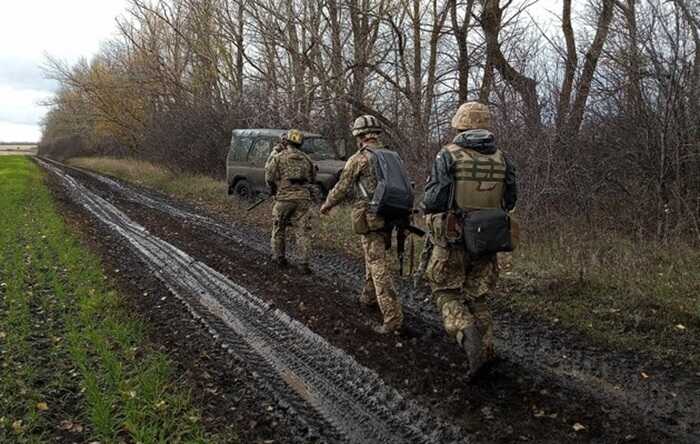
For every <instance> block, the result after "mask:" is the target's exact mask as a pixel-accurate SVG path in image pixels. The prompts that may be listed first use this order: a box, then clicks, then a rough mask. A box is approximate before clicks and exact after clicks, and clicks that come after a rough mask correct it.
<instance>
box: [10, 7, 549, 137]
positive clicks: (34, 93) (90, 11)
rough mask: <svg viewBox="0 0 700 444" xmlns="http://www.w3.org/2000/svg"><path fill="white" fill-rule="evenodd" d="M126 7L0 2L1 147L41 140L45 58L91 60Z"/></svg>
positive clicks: (545, 11)
mask: <svg viewBox="0 0 700 444" xmlns="http://www.w3.org/2000/svg"><path fill="white" fill-rule="evenodd" d="M523 1H527V0H523ZM528 3H530V2H529V1H528ZM125 8H126V0H0V142H2V141H5V142H10V141H13V142H14V141H28V142H34V141H38V140H39V138H40V137H41V129H40V127H39V122H40V121H41V118H42V117H43V116H44V114H45V113H46V107H45V106H42V105H41V104H40V102H42V101H45V100H46V99H47V98H50V97H51V95H52V93H53V90H54V89H55V88H56V85H55V83H54V82H52V81H49V80H46V79H44V78H43V75H42V71H41V69H40V66H41V65H42V64H43V63H44V60H45V54H49V55H51V56H52V57H55V58H58V59H60V60H63V61H66V62H68V63H70V64H72V63H74V62H76V61H77V60H78V59H79V58H80V57H86V58H89V57H90V56H92V55H93V54H95V53H96V52H97V51H98V50H99V47H100V44H101V42H103V41H105V40H107V39H108V38H109V37H110V36H112V35H113V33H114V31H115V29H116V25H115V19H116V17H118V16H120V15H121V14H122V13H123V12H124V10H125ZM560 9H561V1H560V0H539V1H538V3H537V5H536V6H535V8H532V9H531V11H532V13H533V15H535V16H536V19H537V21H538V22H539V21H541V20H542V21H550V20H552V18H553V15H552V14H551V13H550V12H549V11H554V12H558V11H559V10H560Z"/></svg>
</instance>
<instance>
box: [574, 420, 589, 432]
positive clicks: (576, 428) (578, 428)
mask: <svg viewBox="0 0 700 444" xmlns="http://www.w3.org/2000/svg"><path fill="white" fill-rule="evenodd" d="M572 427H573V429H574V431H575V432H580V431H582V430H586V426H585V425H583V424H581V423H580V422H576V423H574V425H573V426H572Z"/></svg>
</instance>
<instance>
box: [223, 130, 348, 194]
mask: <svg viewBox="0 0 700 444" xmlns="http://www.w3.org/2000/svg"><path fill="white" fill-rule="evenodd" d="M286 132H287V130H282V129H235V130H233V131H232V134H231V146H230V147H229V151H228V156H227V157H226V180H227V182H228V193H229V194H233V193H236V194H237V195H238V196H240V197H242V198H244V199H250V198H252V197H253V196H254V195H255V194H256V193H261V192H265V191H267V184H265V162H266V161H267V158H268V157H269V156H270V152H271V151H272V147H273V146H275V144H277V143H278V142H279V140H280V136H281V135H282V134H285V133H286ZM301 149H302V151H304V152H305V153H306V154H308V155H309V157H311V160H313V162H314V165H316V168H317V170H316V185H317V186H318V187H319V188H320V191H321V193H322V195H324V196H325V195H326V193H328V191H329V190H330V189H331V188H333V186H334V185H335V184H336V182H338V179H339V178H340V172H341V171H342V170H343V167H344V166H345V161H344V160H342V157H343V155H344V153H338V152H336V149H335V148H334V146H333V145H332V144H331V143H330V141H329V140H328V139H326V138H324V137H323V136H321V135H320V134H314V133H306V132H305V133H304V143H303V144H302V146H301Z"/></svg>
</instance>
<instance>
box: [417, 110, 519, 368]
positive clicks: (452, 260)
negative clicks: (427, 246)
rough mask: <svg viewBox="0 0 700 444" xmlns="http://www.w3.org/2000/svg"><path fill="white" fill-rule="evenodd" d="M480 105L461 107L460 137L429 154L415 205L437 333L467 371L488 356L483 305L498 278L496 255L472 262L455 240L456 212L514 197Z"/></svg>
mask: <svg viewBox="0 0 700 444" xmlns="http://www.w3.org/2000/svg"><path fill="white" fill-rule="evenodd" d="M489 125H490V114H489V113H488V108H486V106H485V105H481V104H475V103H468V104H465V105H462V107H460V110H459V111H458V112H457V115H456V116H455V119H453V127H455V128H456V129H458V130H459V131H461V132H460V133H459V135H457V137H455V139H454V141H453V143H452V144H450V145H448V146H446V147H445V148H443V149H442V150H441V151H440V152H439V153H438V155H437V157H436V159H435V161H434V163H433V168H432V172H431V176H430V179H429V180H428V184H427V185H426V192H425V196H424V200H423V205H424V206H425V211H426V214H427V215H426V224H427V225H428V228H429V230H430V235H431V240H432V243H433V251H432V255H431V257H430V260H429V263H428V266H427V269H426V277H427V279H428V280H429V281H430V283H431V288H432V296H433V300H434V301H435V304H436V305H437V308H438V310H439V312H440V314H441V316H442V320H443V324H444V327H445V331H446V332H447V334H448V335H450V336H451V337H453V338H455V339H456V340H457V342H458V343H459V344H460V346H462V347H463V348H464V349H465V351H466V352H467V355H468V357H469V360H470V367H471V372H472V373H474V372H476V371H478V369H479V368H480V367H481V365H483V363H484V362H486V361H489V360H491V359H493V358H494V357H495V354H494V350H493V319H492V315H491V311H490V309H489V307H488V304H487V299H488V297H489V296H491V295H492V294H493V291H494V289H495V286H496V282H497V280H498V261H497V256H496V254H492V255H487V256H482V257H472V256H471V255H469V254H468V253H467V251H466V250H465V247H464V242H463V240H462V239H461V236H462V233H461V225H460V219H459V217H458V216H457V215H456V214H455V213H454V212H453V211H452V210H453V209H454V208H458V209H460V210H461V211H464V212H469V211H473V210H476V209H480V208H498V207H502V208H504V209H505V210H511V209H512V208H513V207H514V206H515V201H516V199H517V185H516V181H515V166H514V165H513V164H512V163H511V162H510V161H509V160H508V158H507V157H505V155H504V154H503V153H502V152H501V151H499V150H498V149H497V148H496V146H495V143H494V137H493V134H492V133H490V132H489V131H487V130H485V129H484V128H488V127H489Z"/></svg>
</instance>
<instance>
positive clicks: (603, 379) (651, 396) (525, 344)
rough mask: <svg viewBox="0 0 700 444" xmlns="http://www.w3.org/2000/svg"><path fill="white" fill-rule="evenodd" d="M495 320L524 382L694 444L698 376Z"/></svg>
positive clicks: (419, 309)
mask: <svg viewBox="0 0 700 444" xmlns="http://www.w3.org/2000/svg"><path fill="white" fill-rule="evenodd" d="M56 165H59V166H60V167H61V168H67V167H65V166H63V165H61V164H56ZM75 170H76V171H78V172H79V173H81V174H86V175H88V176H90V177H91V178H93V179H95V180H97V181H99V182H101V183H102V184H103V185H104V186H106V187H107V188H109V189H110V190H111V191H112V192H114V193H117V194H119V195H120V196H122V197H123V198H125V199H127V200H129V201H132V202H134V203H137V204H139V205H143V206H145V207H148V208H151V209H153V210H156V211H159V212H163V213H166V214H168V215H170V216H173V217H176V218H180V219H184V220H187V221H189V222H191V223H193V224H196V225H198V226H199V227H201V228H203V229H206V230H208V231H210V232H211V233H213V234H215V235H217V236H220V237H221V238H223V239H226V240H227V241H232V242H235V243H237V244H239V245H240V246H242V247H245V248H246V249H249V250H252V251H254V252H256V253H258V254H263V255H269V253H270V248H269V245H268V239H267V237H266V236H265V235H264V234H263V233H261V232H260V231H259V230H255V229H253V228H251V227H248V226H245V225H243V224H235V223H233V224H231V223H229V224H223V223H221V222H218V221H216V220H214V219H213V218H211V217H207V216H204V215H201V214H198V213H197V210H195V209H191V208H188V206H187V205H183V204H179V203H178V204H173V203H172V202H171V201H170V200H168V199H167V198H165V197H163V196H161V195H159V194H158V193H154V192H150V191H147V190H142V189H136V188H135V187H133V186H131V185H129V184H124V183H122V182H120V181H117V180H114V179H111V178H109V177H106V176H102V175H99V174H96V173H93V172H90V171H85V170H81V169H75ZM311 267H312V269H313V271H314V272H315V273H316V274H317V275H318V276H320V277H322V278H325V279H327V280H329V281H330V282H337V281H340V282H342V283H343V284H345V285H346V286H348V287H350V288H356V289H359V288H361V286H362V285H363V282H364V268H363V266H362V264H361V263H360V262H359V261H358V260H354V259H352V258H348V257H345V256H342V255H339V254H333V253H328V252H322V251H320V252H317V255H316V256H315V257H313V258H312V263H311ZM397 287H398V288H397V289H398V290H399V293H400V294H401V295H402V297H403V301H402V302H403V305H404V307H405V312H406V315H407V316H406V318H407V322H409V323H412V324H414V326H415V327H416V328H418V329H422V330H426V329H429V330H433V331H435V332H438V333H439V336H442V337H444V335H442V334H441V331H442V327H441V322H440V319H439V317H438V314H437V312H436V311H435V309H434V308H433V306H432V304H431V303H430V302H429V295H428V294H427V293H426V292H425V291H422V290H415V289H414V288H413V287H412V286H411V285H410V284H409V283H408V282H406V281H398V282H397ZM494 314H495V316H496V319H497V321H498V323H499V325H498V329H497V331H496V334H497V338H496V345H497V347H498V350H499V354H500V355H501V356H502V357H503V358H505V359H507V360H509V361H511V362H517V363H519V364H520V365H522V366H524V367H525V368H527V369H528V370H530V371H531V376H534V377H535V378H536V379H540V380H541V381H542V382H544V383H547V382H549V381H551V380H552V379H553V380H554V381H556V383H557V384H558V385H560V386H562V387H564V388H567V389H570V390H573V391H574V392H576V391H578V392H583V393H586V394H587V395H589V396H592V397H593V398H594V399H597V400H598V401H599V402H601V403H603V404H605V405H612V406H615V407H616V408H617V409H619V410H621V411H622V412H629V413H633V414H635V415H636V416H639V417H641V418H644V420H645V421H646V422H649V423H650V424H652V425H653V426H654V427H655V428H657V429H659V430H663V431H664V432H666V433H668V434H670V435H672V436H674V437H676V438H677V439H681V440H683V441H686V442H699V441H700V378H698V377H697V375H692V374H691V373H685V374H682V373H679V372H674V373H675V374H674V375H668V374H666V372H667V371H668V370H669V368H668V367H664V366H662V365H659V363H658V362H655V361H654V360H653V359H647V358H646V357H644V356H641V355H632V354H630V353H623V352H608V351H603V350H600V349H597V348H595V347H592V346H589V345H582V344H581V340H580V338H576V337H575V336H574V335H572V334H569V333H566V332H562V331H555V330H552V329H549V328H547V327H546V326H542V325H538V324H535V323H534V322H531V321H530V322H528V321H524V320H522V319H519V318H518V317H517V315H515V314H513V313H494ZM525 324H527V325H525ZM654 370H656V371H654ZM642 372H645V373H649V372H653V373H654V377H653V378H650V379H643V378H642V377H641V373H642Z"/></svg>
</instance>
